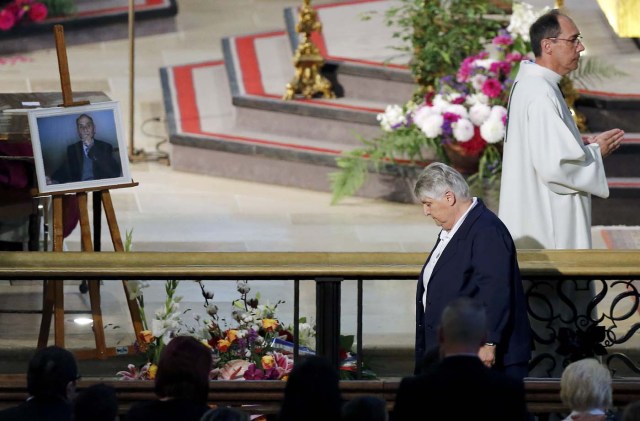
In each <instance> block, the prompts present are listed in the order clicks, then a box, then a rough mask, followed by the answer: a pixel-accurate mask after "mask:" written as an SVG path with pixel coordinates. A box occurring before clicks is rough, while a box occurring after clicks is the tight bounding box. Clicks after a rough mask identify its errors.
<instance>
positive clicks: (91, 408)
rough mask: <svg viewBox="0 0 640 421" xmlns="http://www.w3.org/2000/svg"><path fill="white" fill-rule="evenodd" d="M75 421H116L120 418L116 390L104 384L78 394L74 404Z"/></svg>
mask: <svg viewBox="0 0 640 421" xmlns="http://www.w3.org/2000/svg"><path fill="white" fill-rule="evenodd" d="M73 415H74V418H73V419H74V421H114V420H116V419H117V417H118V397H117V395H116V389H115V388H114V387H113V386H109V385H107V384H104V383H98V384H93V385H91V386H89V387H87V388H86V389H82V390H81V391H80V392H78V396H76V399H75V401H74V403H73Z"/></svg>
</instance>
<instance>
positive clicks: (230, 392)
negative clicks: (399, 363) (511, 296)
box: [0, 375, 640, 420]
mask: <svg viewBox="0 0 640 421" xmlns="http://www.w3.org/2000/svg"><path fill="white" fill-rule="evenodd" d="M96 383H106V384H108V385H110V386H113V387H114V388H115V390H116V394H117V397H118V404H119V413H120V414H126V412H127V410H128V409H129V408H130V407H131V405H132V404H134V403H135V402H139V401H144V400H153V399H156V396H155V394H154V392H153V382H151V381H143V380H135V381H124V380H112V379H98V378H95V379H82V380H80V381H79V382H78V385H77V387H78V390H82V389H83V388H86V387H88V386H90V385H92V384H96ZM399 383H400V381H399V379H394V380H347V381H341V382H340V390H341V392H342V397H343V399H345V400H350V399H353V398H355V397H357V396H362V395H368V396H377V397H379V398H381V399H383V400H385V401H386V402H387V408H388V409H389V411H393V405H394V403H395V395H396V392H397V390H398V386H399ZM284 387H285V382H284V381H277V380H249V381H222V380H219V381H214V382H212V383H211V386H210V389H209V404H210V405H227V406H232V407H238V408H241V409H242V410H243V411H245V412H248V413H250V414H266V415H273V414H276V413H277V412H278V410H279V408H280V404H281V403H282V399H283V396H284ZM525 391H526V400H527V406H528V409H529V412H531V413H532V414H535V415H536V416H537V418H538V419H539V420H542V419H547V418H548V417H549V416H550V415H551V414H554V413H564V414H566V413H567V412H568V411H567V408H566V407H565V406H564V405H563V404H562V402H561V400H560V381H559V379H532V378H527V379H526V380H525ZM26 397H27V390H26V379H25V376H24V375H0V409H4V408H8V407H11V406H15V405H19V404H20V403H21V402H23V401H24V400H25V399H26ZM425 399H428V397H425ZM639 399H640V382H638V381H631V380H614V381H613V401H614V405H615V406H616V407H617V408H618V409H620V408H623V407H624V406H625V405H627V404H628V403H630V402H633V401H636V400H639Z"/></svg>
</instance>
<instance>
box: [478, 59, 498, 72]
mask: <svg viewBox="0 0 640 421" xmlns="http://www.w3.org/2000/svg"><path fill="white" fill-rule="evenodd" d="M495 62H496V60H494V59H492V58H485V59H478V60H476V61H474V62H473V64H474V65H475V66H476V67H482V68H483V69H486V70H489V69H491V65H492V64H493V63H495Z"/></svg>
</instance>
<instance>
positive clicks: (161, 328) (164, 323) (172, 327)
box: [151, 319, 179, 344]
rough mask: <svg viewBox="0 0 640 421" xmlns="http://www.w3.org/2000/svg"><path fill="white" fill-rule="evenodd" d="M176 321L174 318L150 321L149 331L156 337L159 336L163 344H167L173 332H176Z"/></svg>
mask: <svg viewBox="0 0 640 421" xmlns="http://www.w3.org/2000/svg"><path fill="white" fill-rule="evenodd" d="M178 327H179V325H178V322H177V321H175V320H158V319H153V320H152V321H151V333H152V334H153V336H155V337H156V338H160V339H161V340H162V342H163V343H164V344H167V343H168V342H169V340H170V338H171V336H172V334H173V333H174V332H175V333H177V332H178Z"/></svg>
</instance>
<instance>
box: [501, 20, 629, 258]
mask: <svg viewBox="0 0 640 421" xmlns="http://www.w3.org/2000/svg"><path fill="white" fill-rule="evenodd" d="M547 15H549V16H547ZM547 15H544V16H543V17H542V18H540V19H538V21H536V23H534V24H533V25H532V26H531V30H530V35H531V44H532V48H533V53H534V55H535V57H536V58H535V63H534V62H531V61H523V62H522V63H521V64H520V69H519V71H518V75H517V77H516V80H515V81H514V85H513V87H512V91H511V98H510V100H509V108H508V115H507V132H506V135H505V143H504V151H503V159H502V181H501V188H500V208H499V212H498V215H499V217H500V219H502V221H503V222H504V223H505V225H506V226H507V228H508V229H509V231H510V232H511V236H512V237H513V239H514V241H515V243H516V246H517V247H518V248H521V249H522V248H529V249H540V248H544V249H588V248H591V195H596V196H599V197H602V198H606V197H608V196H609V187H608V185H607V178H606V175H605V171H604V165H603V158H604V157H606V156H607V155H609V154H610V153H611V152H613V151H614V150H615V149H617V148H618V147H619V146H620V143H621V141H622V138H623V136H624V132H623V131H622V130H619V129H613V130H609V131H607V132H604V133H600V134H599V135H597V136H592V137H591V138H589V139H587V140H583V139H582V136H581V135H580V132H579V131H578V127H577V126H576V124H575V122H574V120H573V117H572V115H571V112H570V111H569V108H568V107H567V104H566V102H565V100H564V98H563V96H562V93H561V91H560V88H559V86H558V83H559V82H560V79H561V78H562V77H563V76H564V75H566V74H568V73H569V72H571V71H572V70H575V69H576V68H577V67H578V61H579V59H580V53H581V52H582V51H584V46H583V45H582V41H581V39H582V38H581V35H580V31H579V30H578V28H577V27H576V25H575V24H574V23H573V21H572V20H571V19H570V18H569V17H567V16H565V15H563V14H560V13H559V12H558V11H557V10H554V11H552V12H549V13H547Z"/></svg>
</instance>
